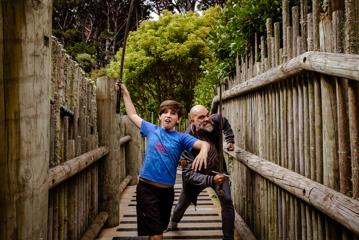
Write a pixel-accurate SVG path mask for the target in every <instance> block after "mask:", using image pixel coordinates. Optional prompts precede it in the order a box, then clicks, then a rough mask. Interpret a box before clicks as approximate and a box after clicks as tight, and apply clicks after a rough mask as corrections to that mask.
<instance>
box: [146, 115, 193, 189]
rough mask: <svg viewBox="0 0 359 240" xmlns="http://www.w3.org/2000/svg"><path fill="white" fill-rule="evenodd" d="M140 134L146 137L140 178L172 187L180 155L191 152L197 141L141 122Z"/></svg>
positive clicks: (183, 134) (191, 137) (186, 135)
mask: <svg viewBox="0 0 359 240" xmlns="http://www.w3.org/2000/svg"><path fill="white" fill-rule="evenodd" d="M140 130H141V134H142V135H143V136H145V137H147V149H146V153H145V159H144V162H143V166H142V169H141V171H140V177H142V178H145V179H148V180H151V181H153V182H157V183H162V184H168V185H174V184H175V181H176V169H177V164H178V161H179V158H180V156H181V153H182V152H183V151H184V150H188V151H191V150H192V146H193V144H194V143H195V142H196V141H197V139H196V138H195V137H193V136H191V135H189V134H185V133H180V132H177V131H171V130H166V129H164V128H161V127H159V126H157V125H154V124H152V123H150V122H147V121H144V120H142V123H141V129H140Z"/></svg>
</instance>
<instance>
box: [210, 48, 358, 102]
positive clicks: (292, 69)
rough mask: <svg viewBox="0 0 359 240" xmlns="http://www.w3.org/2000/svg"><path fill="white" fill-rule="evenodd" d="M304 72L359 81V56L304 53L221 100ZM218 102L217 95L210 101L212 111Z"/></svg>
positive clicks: (234, 88) (253, 79) (224, 93)
mask: <svg viewBox="0 0 359 240" xmlns="http://www.w3.org/2000/svg"><path fill="white" fill-rule="evenodd" d="M304 70H308V71H313V72H318V73H323V74H327V75H331V76H335V77H342V78H348V79H353V80H357V81H359V55H355V54H341V53H327V52H314V51H310V52H306V53H303V54H302V55H299V56H297V57H295V58H293V59H291V60H289V61H287V62H286V63H283V64H281V65H279V66H277V67H274V68H271V69H270V70H268V71H266V72H264V73H262V74H260V75H258V76H255V77H254V78H251V79H249V80H248V81H246V82H243V83H240V84H238V85H236V86H234V87H233V88H231V89H229V90H227V91H224V92H223V95H222V99H223V100H226V99H230V98H233V97H237V96H239V95H242V94H244V93H247V92H250V91H253V90H256V89H258V88H262V87H264V86H267V85H269V84H272V83H276V82H279V81H281V80H284V79H287V78H289V77H291V76H293V75H296V74H298V73H300V72H301V71H304ZM218 102H219V96H218V95H217V96H215V97H214V99H213V101H212V109H216V106H217V105H218Z"/></svg>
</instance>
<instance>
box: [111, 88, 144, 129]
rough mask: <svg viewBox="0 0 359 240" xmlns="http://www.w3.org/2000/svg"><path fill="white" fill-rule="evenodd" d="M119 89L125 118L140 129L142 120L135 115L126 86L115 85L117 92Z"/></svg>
mask: <svg viewBox="0 0 359 240" xmlns="http://www.w3.org/2000/svg"><path fill="white" fill-rule="evenodd" d="M120 88H121V93H122V96H123V102H124V104H125V109H126V113H127V116H128V117H129V118H130V120H131V121H132V122H133V123H134V124H135V125H136V126H137V127H138V128H140V127H141V123H142V118H140V116H138V115H137V112H136V108H135V106H134V105H133V103H132V100H131V96H130V93H129V92H128V90H127V88H126V86H125V85H124V84H122V83H121V84H116V89H117V91H118V90H119V89H120Z"/></svg>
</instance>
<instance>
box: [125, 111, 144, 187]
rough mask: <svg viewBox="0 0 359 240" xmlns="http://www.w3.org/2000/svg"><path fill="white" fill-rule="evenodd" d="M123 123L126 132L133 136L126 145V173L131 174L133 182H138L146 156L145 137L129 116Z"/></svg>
mask: <svg viewBox="0 0 359 240" xmlns="http://www.w3.org/2000/svg"><path fill="white" fill-rule="evenodd" d="M122 123H123V126H125V129H126V130H125V131H126V132H125V134H126V135H130V136H131V141H130V144H127V145H126V147H125V148H126V156H125V159H124V160H125V162H126V164H125V166H126V175H131V176H132V179H131V184H135V183H137V176H138V174H139V170H140V166H141V164H142V160H143V156H144V149H143V145H144V144H143V143H142V141H143V139H142V137H141V134H140V131H139V130H138V128H137V127H136V126H135V125H134V124H133V123H132V122H131V121H130V119H129V118H128V117H124V118H123V119H122Z"/></svg>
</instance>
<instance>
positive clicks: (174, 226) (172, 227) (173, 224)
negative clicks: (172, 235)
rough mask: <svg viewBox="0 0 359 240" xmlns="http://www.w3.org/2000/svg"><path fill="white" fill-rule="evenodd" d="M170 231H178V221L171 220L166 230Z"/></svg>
mask: <svg viewBox="0 0 359 240" xmlns="http://www.w3.org/2000/svg"><path fill="white" fill-rule="evenodd" d="M169 231H178V223H176V222H170V223H169V224H168V227H167V229H166V230H165V232H169Z"/></svg>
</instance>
